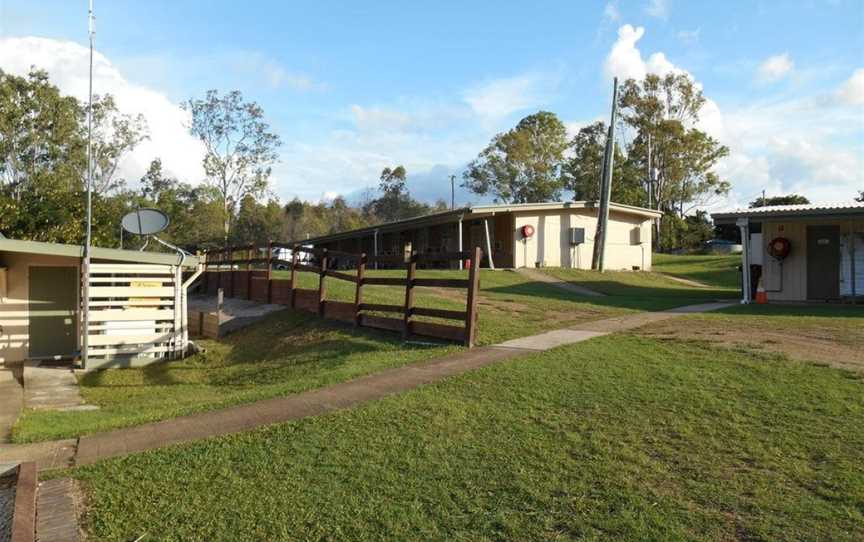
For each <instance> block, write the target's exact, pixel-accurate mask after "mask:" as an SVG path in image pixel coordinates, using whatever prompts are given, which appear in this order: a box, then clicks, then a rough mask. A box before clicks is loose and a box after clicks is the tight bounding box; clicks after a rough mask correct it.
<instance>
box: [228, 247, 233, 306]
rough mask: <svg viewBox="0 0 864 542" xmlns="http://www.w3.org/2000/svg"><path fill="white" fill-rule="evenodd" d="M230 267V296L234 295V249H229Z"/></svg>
mask: <svg viewBox="0 0 864 542" xmlns="http://www.w3.org/2000/svg"><path fill="white" fill-rule="evenodd" d="M228 269H230V270H231V276H230V277H229V279H230V281H231V282H230V284H231V287H230V288H229V289H228V297H234V250H233V249H230V248H229V249H228Z"/></svg>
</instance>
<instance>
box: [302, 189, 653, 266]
mask: <svg viewBox="0 0 864 542" xmlns="http://www.w3.org/2000/svg"><path fill="white" fill-rule="evenodd" d="M598 208H599V204H598V203H596V202H592V201H569V202H548V203H522V204H502V205H475V206H471V207H463V208H460V209H454V210H450V211H444V212H440V213H433V214H430V215H425V216H420V217H416V218H411V219H407V220H400V221H396V222H388V223H386V224H379V225H377V226H370V227H366V228H360V229H356V230H351V231H346V232H339V233H335V234H332V235H325V236H321V237H315V238H312V239H308V240H305V241H303V244H304V245H312V246H314V247H317V248H327V249H331V250H340V251H344V252H356V253H359V252H365V253H367V254H377V255H399V254H404V253H406V252H410V251H417V252H422V253H435V252H455V251H462V250H468V249H470V248H473V247H475V246H479V247H480V248H481V249H482V250H483V253H484V257H483V262H482V265H483V266H484V267H499V268H518V267H570V268H577V269H590V268H591V258H592V253H593V248H594V232H595V230H596V228H597V213H598ZM660 216H661V213H660V212H658V211H654V210H651V209H645V208H642V207H634V206H630V205H622V204H618V203H611V204H610V206H609V229H608V236H607V241H606V247H607V248H606V255H605V261H606V268H607V269H626V270H639V269H641V270H650V269H651V236H652V231H653V228H652V224H653V222H654V220H656V219H657V218H659V217H660ZM490 256H491V257H490Z"/></svg>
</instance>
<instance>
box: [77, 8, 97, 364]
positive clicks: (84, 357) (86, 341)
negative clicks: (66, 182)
mask: <svg viewBox="0 0 864 542" xmlns="http://www.w3.org/2000/svg"><path fill="white" fill-rule="evenodd" d="M87 34H88V35H89V37H90V76H89V88H88V96H87V224H86V234H85V239H84V264H83V267H84V273H83V284H82V296H81V297H82V298H83V299H82V308H83V312H84V318H83V320H84V323H83V328H84V329H83V330H82V333H81V337H82V339H81V344H82V348H81V350H82V352H81V368H82V369H86V368H87V361H88V358H89V352H88V350H89V349H90V244H91V242H92V239H91V233H92V222H93V197H92V193H91V191H92V188H93V43H94V42H95V40H96V28H95V20H94V17H93V0H90V3H89V9H88V10H87Z"/></svg>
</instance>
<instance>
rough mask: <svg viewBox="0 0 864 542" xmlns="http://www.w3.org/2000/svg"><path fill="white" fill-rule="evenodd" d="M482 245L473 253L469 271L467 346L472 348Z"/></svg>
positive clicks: (466, 317) (474, 334)
mask: <svg viewBox="0 0 864 542" xmlns="http://www.w3.org/2000/svg"><path fill="white" fill-rule="evenodd" d="M480 255H481V251H480V247H474V250H473V251H472V253H471V269H470V270H469V271H468V301H467V306H466V307H465V346H467V347H468V348H471V347H472V346H474V341H475V340H476V338H477V294H478V290H479V287H480V269H479V267H480Z"/></svg>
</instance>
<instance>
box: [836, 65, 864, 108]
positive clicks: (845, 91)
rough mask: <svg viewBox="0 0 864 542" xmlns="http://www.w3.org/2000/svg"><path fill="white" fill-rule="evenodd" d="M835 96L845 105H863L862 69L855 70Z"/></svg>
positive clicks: (863, 82) (863, 76) (863, 71)
mask: <svg viewBox="0 0 864 542" xmlns="http://www.w3.org/2000/svg"><path fill="white" fill-rule="evenodd" d="M837 96H838V97H839V98H840V101H841V102H843V103H845V104H848V105H864V68H858V69H857V70H855V72H854V73H853V74H852V77H850V78H849V79H848V80H847V81H846V82H845V83H843V86H841V87H840V90H838V91H837Z"/></svg>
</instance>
